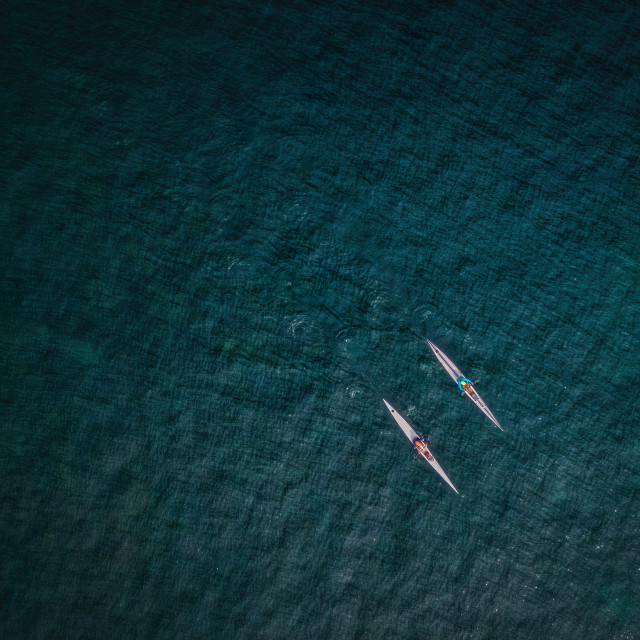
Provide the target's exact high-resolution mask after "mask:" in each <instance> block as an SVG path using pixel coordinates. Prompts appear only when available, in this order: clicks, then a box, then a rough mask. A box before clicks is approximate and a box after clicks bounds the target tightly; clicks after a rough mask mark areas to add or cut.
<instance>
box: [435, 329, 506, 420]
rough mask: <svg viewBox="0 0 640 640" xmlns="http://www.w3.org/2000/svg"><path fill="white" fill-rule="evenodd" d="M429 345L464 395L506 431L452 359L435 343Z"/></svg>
mask: <svg viewBox="0 0 640 640" xmlns="http://www.w3.org/2000/svg"><path fill="white" fill-rule="evenodd" d="M427 344H428V345H429V346H430V347H431V350H432V351H433V353H435V355H436V358H438V360H439V361H440V364H441V365H442V366H443V367H444V368H445V369H446V371H447V373H448V374H449V375H450V376H451V377H452V378H453V379H454V380H455V381H456V383H457V384H458V386H459V387H460V389H461V390H462V391H464V393H465V394H466V395H467V396H468V397H469V398H471V400H473V402H474V404H475V405H476V406H477V407H478V408H479V409H480V411H482V413H484V414H485V415H486V416H487V417H488V418H489V420H491V422H493V424H495V425H496V427H498V429H500V431H504V429H503V428H502V427H501V426H500V423H499V422H498V421H497V420H496V417H495V416H494V415H493V413H491V410H490V409H489V407H487V405H486V404H485V402H484V400H483V399H482V398H481V397H480V394H479V393H478V392H477V391H476V390H475V389H474V388H473V384H472V383H471V381H470V380H469V379H468V378H465V377H464V376H463V375H462V371H460V369H458V367H456V365H455V363H454V362H453V360H451V358H449V357H448V356H447V355H445V354H444V353H442V351H440V349H438V347H436V345H435V344H433V342H431V341H430V340H427Z"/></svg>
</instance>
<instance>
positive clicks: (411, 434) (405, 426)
mask: <svg viewBox="0 0 640 640" xmlns="http://www.w3.org/2000/svg"><path fill="white" fill-rule="evenodd" d="M382 401H383V402H384V403H385V405H386V406H387V409H389V413H390V414H391V415H392V416H393V419H394V420H395V421H396V422H397V423H398V426H399V427H400V428H401V429H402V431H403V432H404V434H405V435H406V436H407V438H409V440H410V441H411V443H412V444H413V443H414V442H415V441H416V440H421V439H422V438H420V436H419V435H418V434H417V433H416V431H415V430H414V429H413V427H412V426H411V425H410V424H409V423H408V422H407V421H406V420H405V419H404V418H403V417H402V416H401V415H400V414H399V413H398V412H397V411H396V410H395V409H394V408H393V407H392V406H391V405H390V404H389V403H388V402H387V401H386V400H385V399H384V398H383V399H382ZM420 455H421V456H422V457H423V458H424V459H425V460H426V461H427V462H428V463H429V464H430V465H431V466H432V467H433V468H434V469H435V471H436V473H437V474H438V475H439V476H440V477H441V478H442V479H443V480H444V481H445V482H446V483H447V484H448V485H449V486H450V487H451V488H452V489H453V490H454V491H455V492H456V493H459V492H458V490H457V489H456V488H455V487H454V486H453V482H451V480H449V478H448V476H447V474H446V473H445V472H444V471H443V469H442V467H441V466H440V465H439V464H438V461H437V460H436V459H435V457H434V456H433V454H431V458H429V457H428V456H427V455H426V454H425V453H424V452H420Z"/></svg>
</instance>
